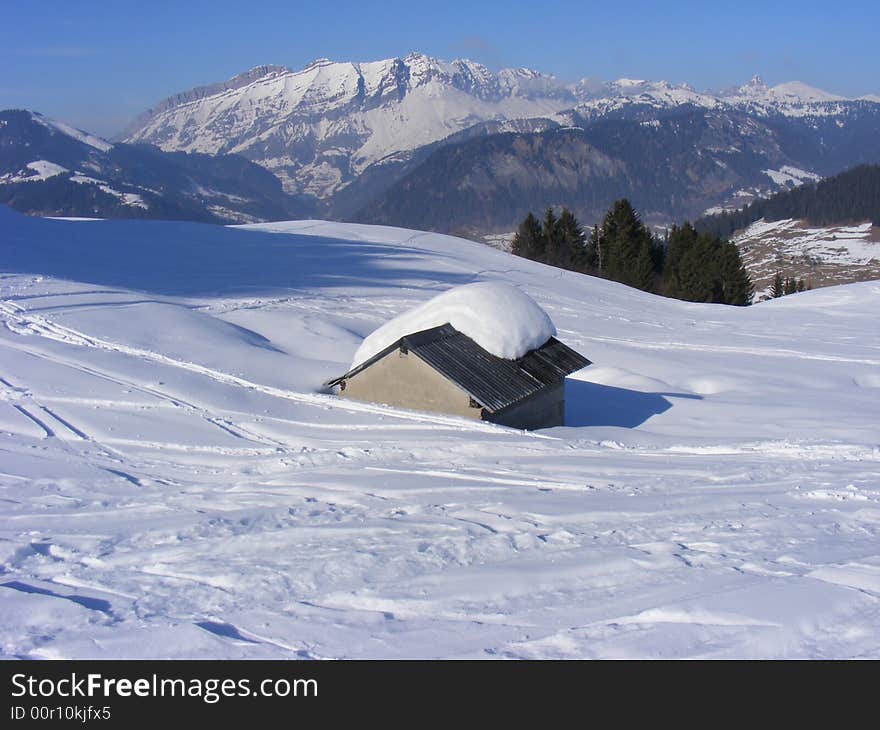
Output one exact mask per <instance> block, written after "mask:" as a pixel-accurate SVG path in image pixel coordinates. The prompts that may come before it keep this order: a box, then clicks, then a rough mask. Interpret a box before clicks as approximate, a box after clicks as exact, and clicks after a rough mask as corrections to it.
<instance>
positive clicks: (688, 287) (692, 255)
mask: <svg viewBox="0 0 880 730" xmlns="http://www.w3.org/2000/svg"><path fill="white" fill-rule="evenodd" d="M512 251H513V253H515V254H517V255H519V256H524V257H526V258H529V259H532V260H534V261H541V262H543V263H546V264H551V265H552V266H558V267H560V268H563V269H569V270H571V271H579V272H581V273H584V274H592V275H594V276H601V277H603V278H605V279H611V280H612V281H618V282H620V283H622V284H627V285H628V286H632V287H635V288H637V289H642V290H643V291H648V292H653V293H655V294H662V295H664V296H667V297H674V298H675V299H684V300H686V301H689V302H717V303H720V304H734V305H739V306H744V305H747V304H750V303H751V301H752V297H753V295H754V288H753V286H752V282H751V279H750V278H749V274H748V272H747V271H746V269H745V266H744V265H743V262H742V259H741V258H740V255H739V250H738V249H737V247H736V245H735V244H733V243H730V242H729V241H724V240H722V239H721V238H719V237H718V236H714V235H712V234H709V233H700V232H698V231H697V230H696V229H695V228H694V227H693V226H692V225H691V224H690V223H684V224H683V225H681V226H674V227H673V228H672V229H671V230H669V231H668V232H667V233H666V235H665V236H663V237H659V236H655V235H654V234H653V233H651V231H650V230H649V229H648V228H647V226H645V224H644V223H642V221H641V219H640V217H639V215H638V213H637V212H636V211H635V209H634V208H633V207H632V205H631V204H630V202H629V201H628V200H625V199H624V200H618V201H617V202H615V203H614V204H613V205H612V206H611V209H610V210H609V211H608V212H607V213H606V214H605V217H604V218H603V220H602V223H601V224H600V225H599V224H597V225H596V226H594V227H593V229H592V231H591V233H590V235H589V237H588V236H587V235H586V233H585V232H584V229H583V227H582V226H581V225H580V223H579V222H578V220H577V219H576V218H575V217H574V215H573V214H572V213H571V211H569V210H568V209H566V208H563V209H562V211H561V213H560V214H559V215H558V216H557V215H556V212H555V211H554V210H553V209H552V208H549V209H548V210H547V211H546V213H545V214H544V218H543V220H538V218H536V217H535V216H534V215H533V214H532V213H529V214H528V215H527V216H526V218H525V220H523V222H522V223H520V225H519V228H518V229H517V232H516V235H515V236H514V239H513V244H512Z"/></svg>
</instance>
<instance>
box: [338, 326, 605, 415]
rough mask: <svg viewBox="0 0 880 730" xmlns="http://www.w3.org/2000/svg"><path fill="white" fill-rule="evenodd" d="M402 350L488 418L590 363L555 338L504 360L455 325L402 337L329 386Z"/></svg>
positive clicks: (433, 328)
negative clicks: (465, 395) (470, 400)
mask: <svg viewBox="0 0 880 730" xmlns="http://www.w3.org/2000/svg"><path fill="white" fill-rule="evenodd" d="M399 348H405V349H406V350H408V351H409V352H412V353H413V354H415V355H416V356H417V357H419V358H421V359H422V360H424V361H425V362H426V363H427V364H428V365H430V366H431V367H432V368H434V369H435V370H436V371H437V372H439V373H440V374H442V375H443V376H445V377H446V378H448V379H449V380H451V381H452V382H453V383H455V384H456V385H458V386H459V387H460V388H461V389H462V390H464V391H465V392H466V393H468V395H470V396H471V397H472V398H473V399H474V400H476V401H477V402H478V403H480V405H482V406H483V407H484V408H486V409H487V410H488V411H489V412H490V413H496V412H497V411H500V410H502V409H504V408H506V407H508V406H510V405H513V404H514V403H516V402H518V401H520V400H522V399H523V398H526V397H528V396H530V395H532V394H533V393H536V392H538V391H539V390H541V389H542V388H545V387H547V386H550V385H555V384H556V383H558V382H559V381H561V380H562V379H563V378H564V377H565V376H566V375H569V374H570V373H573V372H575V371H576V370H580V369H581V368H583V367H586V366H587V365H589V364H590V361H589V360H587V358H585V357H584V356H583V355H581V354H580V353H578V352H575V351H574V350H572V349H571V348H570V347H568V345H565V344H563V343H562V342H560V341H559V340H557V339H556V338H555V337H551V338H550V339H549V340H547V342H545V343H544V344H543V345H541V347H538V348H536V349H534V350H530V351H529V352H527V353H526V354H525V355H523V356H522V357H520V358H517V359H516V360H506V359H504V358H502V357H497V356H496V355H493V354H491V353H490V352H487V351H486V350H484V349H483V348H482V347H480V345H478V344H477V343H476V342H474V341H473V340H472V339H471V338H470V337H468V336H467V335H465V334H462V333H461V332H459V331H458V330H457V329H455V328H454V327H453V326H452V325H449V324H444V325H440V326H439V327H432V328H431V329H427V330H422V331H421V332H415V333H413V334H411V335H406V336H404V337H401V338H400V339H399V340H397V342H395V343H394V344H392V345H389V346H388V347H386V348H385V349H384V350H382V351H381V352H378V353H376V354H375V355H373V357H371V358H369V359H368V360H366V361H364V362H363V363H361V364H360V365H358V366H357V367H355V368H353V369H351V370H349V371H348V372H347V373H345V375H340V376H339V377H338V378H334V379H333V380H331V381H329V382H328V383H327V385H329V386H333V385H338V384H339V383H341V382H342V381H343V380H346V379H348V378H351V377H352V376H354V375H357V374H358V373H359V372H361V371H362V370H365V369H366V368H368V367H370V365H372V364H373V363H374V362H376V361H377V360H380V359H382V358H383V357H385V356H386V355H387V354H388V353H390V352H393V351H395V350H397V349H399Z"/></svg>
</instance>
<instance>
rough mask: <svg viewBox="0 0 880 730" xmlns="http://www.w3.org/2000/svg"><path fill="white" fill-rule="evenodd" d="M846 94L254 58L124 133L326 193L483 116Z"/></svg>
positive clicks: (457, 66)
mask: <svg viewBox="0 0 880 730" xmlns="http://www.w3.org/2000/svg"><path fill="white" fill-rule="evenodd" d="M845 101H846V100H844V99H842V98H841V97H839V96H836V95H834V94H830V93H828V92H825V91H822V90H820V89H816V88H813V87H811V86H808V85H806V84H804V83H801V82H796V81H792V82H787V83H784V84H779V85H777V86H774V87H772V88H770V87H768V86H767V85H766V84H765V83H764V81H763V80H762V79H761V78H760V77H759V76H755V77H754V78H752V79H751V81H749V82H748V83H747V84H744V85H742V86H739V87H737V88H735V89H732V90H728V91H724V92H720V93H712V92H699V91H696V90H695V89H694V88H693V87H692V86H690V85H688V84H683V83H681V84H675V83H670V82H668V81H649V80H645V79H635V78H621V79H617V80H616V81H611V82H599V81H595V80H592V79H588V78H586V79H582V80H581V81H579V82H577V83H575V84H566V83H564V82H562V81H560V80H558V79H556V78H555V77H553V76H552V75H548V74H542V73H540V72H538V71H535V70H532V69H526V68H506V69H502V70H500V71H498V72H497V73H496V72H493V71H492V70H490V69H489V68H487V67H486V66H485V65H483V64H481V63H479V62H476V61H472V60H469V59H456V60H453V61H444V60H441V59H438V58H435V57H433V56H429V55H426V54H424V53H418V52H412V53H409V54H407V55H406V56H404V57H402V58H389V59H384V60H380V61H369V62H352V61H332V60H329V59H326V58H320V59H317V60H315V61H312V62H311V63H309V64H308V65H306V66H305V67H304V68H302V69H300V70H297V71H294V70H291V69H289V68H287V67H284V66H269V65H266V66H257V67H254V68H252V69H250V70H249V71H246V72H245V73H243V74H239V75H237V76H234V77H232V78H231V79H228V80H227V81H224V82H221V83H219V84H213V85H210V86H203V87H199V88H196V89H192V90H190V91H187V92H183V93H181V94H177V95H175V96H173V97H171V98H169V99H167V100H165V101H164V102H162V103H160V104H159V105H158V106H157V107H155V108H154V109H153V110H151V111H149V112H147V113H146V114H145V115H143V116H142V117H141V118H140V119H138V120H137V121H136V122H135V123H134V124H133V125H132V127H131V128H130V129H129V131H128V132H127V133H126V134H125V135H124V138H125V140H126V141H130V142H149V143H152V144H156V145H158V146H159V147H161V148H162V149H165V150H169V151H171V150H183V151H189V152H208V153H239V154H242V155H244V156H245V157H247V158H249V159H251V160H253V161H254V162H258V163H259V164H261V165H262V166H264V167H266V168H267V169H269V170H270V171H271V172H273V173H275V174H276V175H277V176H278V177H279V178H280V179H281V180H282V182H283V184H284V187H285V190H286V191H287V192H290V193H306V194H311V195H314V196H317V197H320V198H324V197H328V196H330V195H332V194H334V193H335V192H337V191H339V190H340V189H342V188H344V187H346V186H347V185H348V184H349V183H350V182H352V181H353V180H354V179H355V178H356V177H358V176H359V175H360V173H361V172H363V170H365V169H366V168H367V167H369V166H370V165H372V164H374V163H377V162H384V161H387V160H389V159H394V160H397V161H400V160H402V159H405V158H406V157H407V156H408V155H410V154H411V153H412V152H413V151H414V150H416V149H418V148H420V147H424V146H425V145H429V144H432V143H435V142H438V141H440V140H443V139H445V138H447V137H450V136H451V135H454V134H456V133H458V132H461V131H463V130H465V129H468V128H470V127H473V126H475V125H477V124H480V123H483V122H490V121H491V122H501V123H516V122H521V121H523V120H542V119H553V120H555V121H556V122H557V123H560V124H563V125H564V126H570V125H571V124H575V125H576V124H578V123H579V122H578V121H577V120H576V117H578V116H579V118H580V119H595V118H598V117H601V116H603V115H607V114H611V113H626V110H628V109H630V108H633V109H636V110H637V113H638V114H639V116H640V117H642V118H646V117H649V116H650V115H651V114H654V113H656V112H657V111H660V110H665V109H672V108H675V107H679V106H686V105H688V106H694V107H701V108H704V109H718V108H723V107H727V108H732V109H735V110H739V111H746V112H747V113H751V114H757V115H759V116H768V115H772V114H783V115H786V116H808V115H810V116H816V115H821V116H828V115H835V114H839V113H841V109H842V107H841V103H843V102H845ZM867 101H871V99H867ZM572 110H574V111H572ZM550 123H551V124H552V123H553V122H550Z"/></svg>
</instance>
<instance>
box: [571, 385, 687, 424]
mask: <svg viewBox="0 0 880 730" xmlns="http://www.w3.org/2000/svg"><path fill="white" fill-rule="evenodd" d="M669 398H687V399H689V400H702V399H703V397H702V396H700V395H694V394H692V393H642V392H641V391H638V390H627V389H626V388H616V387H614V386H612V385H600V384H599V383H588V382H586V381H583V380H573V379H572V378H567V379H566V381H565V425H566V426H619V427H620V428H635V427H636V426H641V425H642V424H643V423H644V422H645V421H647V420H648V419H649V418H650V417H651V416H656V415H658V414H660V413H664V412H666V411H668V410H669V409H670V408H672V406H673V403H672V401H670V400H669Z"/></svg>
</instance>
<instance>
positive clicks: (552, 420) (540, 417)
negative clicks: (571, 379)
mask: <svg viewBox="0 0 880 730" xmlns="http://www.w3.org/2000/svg"><path fill="white" fill-rule="evenodd" d="M484 418H485V419H486V420H487V421H492V422H493V423H500V424H502V425H504V426H511V427H512V428H524V429H529V430H532V429H536V428H549V427H551V426H562V425H564V424H565V381H564V380H560V381H559V384H558V385H554V386H552V387H550V388H544V389H543V390H541V391H539V392H537V393H535V394H534V395H533V396H531V397H530V398H526V399H525V400H521V401H520V402H519V403H514V404H513V405H511V406H508V407H507V408H505V409H503V410H501V411H498V412H497V413H486V414H485V416H484Z"/></svg>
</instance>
